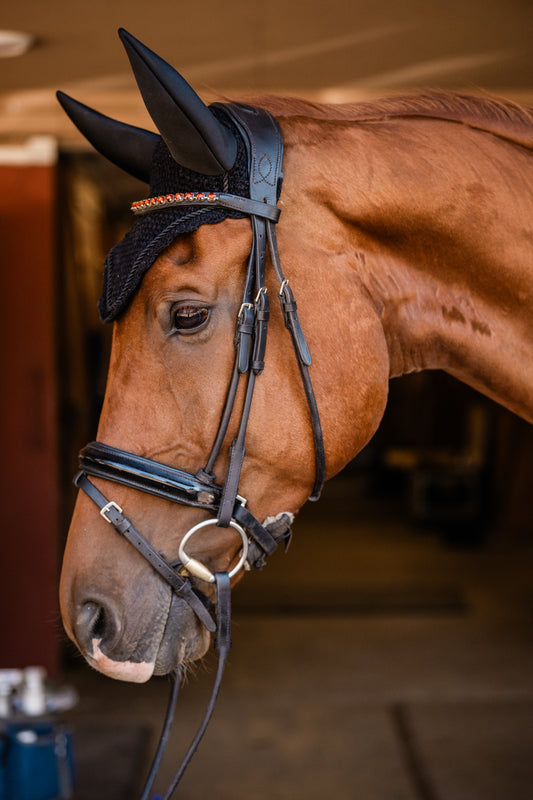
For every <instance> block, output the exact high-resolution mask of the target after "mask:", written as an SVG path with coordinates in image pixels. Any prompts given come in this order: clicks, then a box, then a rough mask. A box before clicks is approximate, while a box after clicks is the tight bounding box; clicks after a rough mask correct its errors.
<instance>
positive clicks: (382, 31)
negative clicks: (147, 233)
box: [0, 0, 533, 800]
mask: <svg viewBox="0 0 533 800" xmlns="http://www.w3.org/2000/svg"><path fill="white" fill-rule="evenodd" d="M4 5H5V7H4V8H3V9H2V11H1V12H0V29H1V30H0V187H1V191H0V243H1V248H0V282H1V289H0V303H1V312H0V320H1V336H0V365H1V376H2V392H1V393H0V403H1V404H2V408H1V415H0V426H1V438H0V441H1V465H2V466H1V470H2V471H1V482H0V485H1V491H2V506H1V508H2V517H1V518H2V534H1V535H0V536H1V539H0V541H1V553H2V555H1V557H0V565H1V567H0V569H1V572H0V601H1V602H0V609H1V613H2V637H1V639H0V669H2V668H8V667H9V668H24V667H27V666H29V665H35V664H38V665H42V666H44V667H45V668H46V670H47V673H48V675H49V678H50V679H51V680H53V681H56V682H58V683H59V684H61V683H63V682H67V683H68V684H69V685H72V686H74V687H75V688H76V690H77V691H78V693H79V696H80V701H79V703H78V705H77V706H76V707H75V708H74V709H72V710H71V711H69V712H68V713H67V715H66V719H67V722H68V724H69V725H70V726H71V727H72V729H73V731H74V736H75V740H76V741H77V743H78V746H77V764H78V780H77V785H76V793H75V797H76V798H78V800H92V798H99V800H105V798H114V800H117V798H122V797H123V798H132V797H135V792H136V788H135V787H136V786H137V783H138V781H139V779H140V776H141V773H142V770H143V768H144V766H145V765H146V763H147V759H148V757H149V752H150V748H151V746H152V744H153V742H154V741H155V740H154V737H155V734H156V732H157V728H158V725H159V724H160V721H161V720H162V716H163V709H164V703H165V697H166V693H167V690H168V686H167V682H166V681H165V680H164V679H158V680H153V681H151V682H150V684H148V685H147V686H141V687H139V686H128V685H121V684H118V683H114V682H112V681H109V680H108V679H106V678H104V677H101V676H98V675H96V674H95V673H91V672H90V671H89V670H88V668H87V667H85V666H84V664H82V663H81V661H80V659H79V657H77V656H76V655H75V654H74V652H73V649H72V647H71V646H70V645H69V644H68V643H67V641H66V637H65V636H64V634H63V633H62V629H61V623H60V619H59V613H58V608H57V599H56V596H57V582H58V574H59V567H60V561H61V553H62V549H63V545H64V540H65V537H66V531H67V529H68V520H69V516H70V513H71V510H72V505H73V501H74V491H73V489H72V486H71V479H72V475H73V474H74V472H75V469H76V454H77V451H78V449H79V448H80V447H81V446H82V445H83V444H85V443H86V442H87V441H89V440H91V439H93V438H94V435H95V430H96V423H97V419H98V414H99V409H100V405H101V402H102V396H103V389H104V383H105V375H106V369H107V357H108V352H109V336H110V332H111V331H110V329H109V326H103V325H102V324H101V323H100V321H99V318H98V313H97V310H96V302H97V299H98V297H99V294H100V285H101V277H102V265H103V259H104V256H105V254H106V252H107V251H108V250H109V248H110V247H111V246H112V245H113V244H114V243H116V241H118V240H119V239H120V238H121V236H122V235H123V234H124V232H125V231H126V230H127V228H128V227H129V225H130V219H129V212H128V207H129V202H130V201H131V200H132V199H138V198H139V197H142V196H144V190H145V187H144V186H143V185H142V184H140V183H138V182H136V181H135V180H134V179H133V178H128V177H127V176H124V175H123V174H121V173H120V171H119V170H118V169H116V168H115V167H113V166H111V165H109V164H107V163H106V162H105V161H104V160H103V159H101V158H100V157H99V156H98V155H97V154H95V153H93V152H91V150H90V149H89V148H88V146H86V144H85V142H84V140H82V138H81V137H80V136H79V135H78V134H77V132H76V130H75V129H74V127H73V126H72V124H71V123H70V122H69V121H68V119H67V118H66V116H65V115H64V114H63V112H62V111H61V110H60V109H59V107H58V105H57V102H56V100H55V91H56V89H58V88H61V89H62V90H64V91H66V92H67V93H70V94H72V95H73V96H74V97H76V98H78V99H79V100H81V101H83V102H85V103H87V104H89V105H91V106H93V107H96V108H97V109H98V110H100V111H102V112H103V113H106V114H109V115H111V116H113V117H115V118H118V119H121V120H123V121H126V122H129V123H132V124H135V125H141V126H144V127H152V126H151V121H150V119H149V117H148V116H147V114H146V112H145V110H144V106H143V104H142V102H141V100H140V96H139V94H138V90H137V88H136V85H135V83H134V79H133V77H132V75H131V72H130V70H129V64H128V61H127V58H126V55H125V53H124V51H123V49H122V46H121V45H120V42H119V40H118V37H117V34H116V31H117V28H118V27H120V26H122V27H125V28H127V29H128V30H129V31H130V32H131V33H133V34H134V35H135V36H137V37H138V38H140V39H141V40H143V41H144V42H145V43H146V44H147V45H148V46H149V47H151V48H152V49H154V50H155V51H156V52H158V53H159V54H160V55H161V56H162V57H164V58H165V59H166V60H168V61H170V62H171V63H172V64H173V65H174V66H176V68H178V69H179V70H180V71H181V72H182V74H183V75H184V77H185V78H187V79H188V80H189V81H190V82H191V84H192V85H193V86H194V88H195V89H196V90H197V92H198V93H199V94H200V95H201V96H202V97H203V99H204V100H206V101H208V102H209V101H211V100H213V99H215V98H217V97H219V96H221V95H222V96H226V97H227V96H231V97H243V96H245V97H249V96H252V95H253V94H254V93H264V92H275V93H283V94H291V95H298V96H303V97H307V98H310V99H315V100H319V101H324V102H353V101H357V100H366V99H369V98H373V97H381V96H384V95H388V94H391V93H403V92H405V91H409V90H415V89H425V88H441V89H454V90H460V91H468V92H471V93H480V92H483V93H489V94H491V95H499V96H503V97H506V98H508V99H511V100H515V101H517V102H521V103H524V104H529V105H533V51H532V48H531V40H532V34H533V7H532V6H531V3H530V2H529V0H507V2H503V0H483V2H481V0H470V2H464V0H462V2H458V0H449V2H447V3H444V2H442V0H426V2H422V0H409V1H408V2H400V3H391V2H386V1H385V0H372V2H369V0H360V1H359V2H357V1H354V2H348V1H347V0H329V2H328V3H324V2H318V0H305V2H303V0H302V1H301V2H300V1H298V0H283V1H282V0H270V2H269V3H268V4H263V3H259V2H257V0H246V2H245V0H226V2H224V3H220V2H216V0H204V2H202V3H194V4H193V3H184V2H176V0H152V2H150V3H148V2H145V3H141V2H139V0H129V2H127V3H126V2H123V0H117V1H116V2H113V3H110V2H104V1H103V0H92V2H91V3H82V2H77V0H69V2H67V1H66V0H49V2H47V3H42V2H37V0H19V2H18V3H11V4H4ZM13 32H18V33H19V34H23V35H22V36H15V37H14V36H13V35H12V34H13ZM532 473H533V435H532V429H531V426H528V425H527V424H526V423H524V422H523V421H521V420H519V419H518V418H516V417H514V416H513V415H512V414H510V413H509V412H507V411H505V410H504V409H502V408H499V407H497V406H496V405H494V404H493V403H491V402H490V401H488V400H486V399H485V398H483V397H481V396H480V395H477V394H476V393H475V392H474V391H472V390H470V389H468V388H467V387H465V386H463V385H461V384H459V383H458V382H456V381H454V380H453V379H451V378H448V377H447V376H446V375H444V374H441V373H430V372H427V373H422V374H419V375H412V376H409V377H406V378H402V379H398V380H395V381H393V382H392V384H391V392H390V401H389V406H388V409H387V412H386V415H385V418H384V420H383V423H382V426H381V428H380V430H379V432H378V434H377V435H376V437H375V439H374V440H373V441H372V442H371V443H370V445H369V446H368V447H367V448H366V449H365V450H364V451H363V452H362V453H361V454H360V456H359V457H358V458H357V459H356V460H355V461H354V462H353V463H352V464H350V465H349V467H348V468H347V469H346V470H345V471H344V472H343V473H342V475H341V476H339V477H338V478H337V479H335V480H334V481H332V482H331V483H330V484H329V485H328V487H327V489H326V491H325V493H324V497H323V499H322V500H321V502H320V503H319V504H318V505H314V506H309V507H306V508H305V509H304V510H303V512H302V513H301V515H300V517H299V519H298V521H297V523H296V525H295V542H294V544H293V546H292V548H291V550H290V551H289V554H288V555H287V556H285V557H276V558H275V559H274V560H273V562H272V563H271V564H270V565H269V567H268V569H267V570H265V572H264V573H261V574H259V575H249V576H248V577H247V578H246V580H245V581H244V582H243V584H242V586H241V587H239V589H238V590H237V591H236V592H235V620H236V622H235V632H234V637H233V638H234V650H233V653H232V656H231V659H230V661H231V663H230V666H229V670H228V675H227V679H226V684H225V687H224V688H223V691H222V698H221V702H220V707H219V709H218V711H217V714H216V717H215V721H214V723H213V726H212V728H211V730H210V732H209V734H208V737H207V739H206V741H205V743H204V746H203V748H202V750H201V752H200V754H199V756H198V757H197V759H196V761H195V762H194V764H193V767H192V768H191V770H190V772H189V773H188V776H187V779H186V781H185V783H184V788H183V792H182V795H181V796H182V797H184V798H185V797H187V798H191V799H192V798H197V797H198V798H199V797H205V795H206V794H207V792H208V791H209V792H211V794H212V796H213V797H215V798H228V800H229V798H232V800H235V798H237V800H240V798H247V800H251V799H253V798H257V800H262V799H263V798H269V799H270V798H292V799H294V800H299V798H304V797H305V798H306V799H307V800H309V798H315V797H316V798H318V797H323V795H324V792H329V793H330V794H331V795H333V796H335V797H338V798H358V800H359V799H360V800H397V799H400V800H404V798H405V800H463V798H464V800H478V798H479V800H490V798H494V799H495V800H496V799H497V800H500V798H501V800H504V799H505V800H508V798H513V800H522V798H524V800H526V798H530V797H531V785H533V722H532V718H533V717H532V714H533V679H532V675H533V642H532V637H531V629H532V626H531V622H532V618H533V584H532V577H533V567H532V566H531V565H532V561H531V555H532V554H533V538H532V534H533V524H532V520H531V510H530V501H531V491H532V488H533V487H532V480H531V476H532ZM326 537H327V548H325V547H324V542H325V541H326ZM326 549H327V559H326V557H325V550H326ZM213 665H214V661H213V659H212V658H211V657H208V659H207V661H206V664H205V665H204V666H202V667H199V668H198V674H197V675H194V676H191V677H190V679H189V681H188V685H187V687H186V689H185V691H184V695H183V700H182V706H181V712H180V714H179V715H178V721H177V725H176V727H177V731H176V738H175V741H174V742H173V745H172V752H174V753H176V754H177V753H178V752H182V750H183V748H184V747H185V746H186V743H187V741H188V737H189V735H192V731H193V728H194V725H195V721H198V719H199V716H200V709H201V708H203V705H204V703H205V700H206V694H207V692H208V690H209V685H210V682H211V681H212V678H213ZM176 758H177V755H176ZM171 767H172V764H171V763H169V764H167V765H166V767H165V769H166V771H167V773H169V774H170V772H171ZM0 796H1V794H0ZM10 800H14V798H11V799H10Z"/></svg>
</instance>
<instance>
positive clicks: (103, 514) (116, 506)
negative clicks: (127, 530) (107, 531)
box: [100, 500, 122, 525]
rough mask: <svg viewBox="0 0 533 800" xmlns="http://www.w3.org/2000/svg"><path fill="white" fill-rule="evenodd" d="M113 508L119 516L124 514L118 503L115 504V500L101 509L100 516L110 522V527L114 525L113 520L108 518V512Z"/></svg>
mask: <svg viewBox="0 0 533 800" xmlns="http://www.w3.org/2000/svg"><path fill="white" fill-rule="evenodd" d="M111 508H114V509H115V511H118V513H119V514H122V509H121V507H120V506H119V504H118V503H115V501H114V500H110V501H109V503H106V504H105V506H104V507H103V508H101V509H100V516H101V517H103V518H104V519H105V521H106V522H109V524H110V525H112V524H113V520H112V519H110V518H109V517H108V511H109V509H111Z"/></svg>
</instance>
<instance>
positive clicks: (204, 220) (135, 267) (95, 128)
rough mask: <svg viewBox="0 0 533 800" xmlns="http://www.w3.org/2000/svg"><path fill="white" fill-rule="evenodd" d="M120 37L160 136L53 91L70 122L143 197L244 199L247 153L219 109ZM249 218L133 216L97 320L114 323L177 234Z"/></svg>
mask: <svg viewBox="0 0 533 800" xmlns="http://www.w3.org/2000/svg"><path fill="white" fill-rule="evenodd" d="M119 35H120V38H121V39H122V42H123V44H124V46H125V48H126V52H127V54H128V57H129V59H130V62H131V65H132V68H133V72H134V75H135V78H136V80H137V83H138V85H139V88H140V90H141V94H142V95H143V99H144V102H145V105H146V107H147V109H148V111H149V113H150V115H151V116H152V119H153V120H154V122H155V124H156V126H157V128H158V130H159V133H160V134H161V135H158V134H154V133H152V132H150V131H147V130H144V129H141V128H136V127H134V126H129V125H125V124H124V123H121V122H118V121H116V120H112V119H111V118H109V117H106V116H104V115H103V114H100V113H98V112H97V111H94V110H93V109H91V108H89V107H88V106H85V105H83V104H82V103H79V102H78V101H76V100H74V99H73V98H70V97H68V96H67V95H65V94H63V93H62V92H58V99H59V101H60V103H61V105H62V106H63V108H64V110H65V111H66V113H67V114H68V115H69V117H70V118H71V119H72V121H73V122H74V124H75V125H76V126H77V127H78V128H79V130H80V131H81V132H82V133H83V135H84V136H85V137H86V138H87V139H88V140H89V141H90V142H91V143H92V144H93V146H94V147H95V148H96V149H97V150H98V151H99V152H101V153H102V154H103V155H104V156H105V157H106V158H108V159H109V160H110V161H112V162H113V163H115V164H116V165H118V166H119V167H121V168H122V169H124V170H126V171H127V172H129V173H130V174H132V175H134V176H135V177H137V178H140V179H141V180H144V181H146V182H147V183H148V182H149V185H150V188H149V189H148V188H147V193H146V195H145V197H159V196H161V195H162V196H166V195H169V194H175V193H177V192H182V193H186V192H194V193H198V192H227V193H230V194H233V195H238V196H240V197H245V198H249V197H250V181H249V169H248V153H247V151H246V146H245V144H244V141H243V139H242V136H241V134H240V132H239V131H238V129H237V126H236V125H235V124H234V122H233V120H232V119H231V118H230V116H229V115H228V114H226V113H225V112H224V110H223V109H224V105H223V104H217V105H216V106H212V107H209V108H208V107H207V106H206V105H205V104H204V103H203V101H202V100H201V99H200V98H199V97H198V95H196V94H195V92H194V91H193V90H192V89H191V87H190V86H189V85H188V84H187V83H186V81H184V79H183V78H182V77H181V75H179V73H178V72H176V71H175V70H174V69H173V68H172V67H171V66H170V65H169V64H167V63H166V62H164V61H163V60H162V59H161V58H159V56H157V55H156V54H155V53H153V52H152V51H151V50H149V49H148V48H147V47H145V45H143V44H142V43H141V42H139V41H138V40H137V39H135V38H134V37H133V36H131V34H129V33H127V32H126V31H124V30H120V31H119ZM138 199H139V200H141V199H143V198H138ZM246 216H248V215H247V214H245V213H243V212H241V211H239V210H233V209H228V208H220V207H217V208H214V207H205V206H203V207H194V206H193V207H191V206H190V205H183V206H169V207H167V208H160V209H158V210H157V212H156V213H150V214H146V215H142V216H139V217H138V218H136V219H135V221H134V223H133V226H132V228H131V230H130V231H129V232H128V233H127V234H126V236H125V237H124V239H123V240H122V241H121V242H120V243H119V244H117V245H116V246H115V247H114V248H113V249H112V250H111V252H110V253H109V255H108V256H107V258H106V261H105V269H104V282H103V292H102V296H101V298H100V301H99V303H98V308H99V311H100V315H101V317H102V320H103V321H104V322H111V321H113V320H114V319H116V318H117V317H118V316H119V314H121V313H122V312H123V311H124V310H125V309H126V307H127V306H128V304H129V303H130V301H131V299H132V297H133V295H134V293H135V291H136V290H137V289H138V287H139V285H140V283H141V281H142V278H143V276H144V274H145V273H146V271H147V270H148V269H149V268H150V267H151V266H152V264H153V263H154V261H155V260H156V259H157V257H158V256H159V255H160V254H161V253H162V252H163V251H164V250H165V249H166V248H167V247H168V246H169V245H170V244H171V243H172V241H173V240H174V239H175V238H176V237H177V236H179V235H181V234H187V233H192V232H194V231H195V230H197V229H198V228H199V227H200V225H205V224H209V225H213V224H216V223H217V222H221V221H222V220H223V219H226V218H228V217H231V218H243V217H246Z"/></svg>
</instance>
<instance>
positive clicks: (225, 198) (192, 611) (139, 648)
mask: <svg viewBox="0 0 533 800" xmlns="http://www.w3.org/2000/svg"><path fill="white" fill-rule="evenodd" d="M121 38H122V40H123V42H124V45H125V47H126V50H127V52H128V56H129V58H130V61H131V64H132V67H133V70H134V73H135V76H136V78H137V81H138V84H139V87H140V89H141V93H142V95H143V97H144V100H145V103H146V105H147V108H148V110H149V112H150V114H151V116H152V118H153V120H154V122H155V125H156V127H157V129H158V131H159V133H160V135H157V134H153V133H150V132H148V131H144V130H141V129H138V128H132V127H129V126H126V125H123V124H122V123H118V122H115V121H114V120H110V119H109V118H107V117H103V116H102V115H100V114H98V113H97V112H95V111H92V110H91V109H88V108H87V107H86V106H83V105H81V104H80V103H77V102H76V101H74V100H72V99H71V98H67V97H66V96H65V95H61V96H60V100H61V102H62V104H63V106H64V108H65V110H66V111H67V113H68V114H69V115H70V116H71V117H72V119H73V121H74V122H75V123H76V125H78V127H79V128H80V130H81V131H82V132H83V133H84V134H85V135H86V136H87V138H88V139H89V140H90V141H91V142H92V143H93V145H94V146H95V147H96V148H97V149H98V150H100V151H101V152H102V153H103V154H104V155H105V156H106V157H108V158H109V159H110V160H112V161H113V162H114V163H116V164H118V165H119V166H121V167H122V168H124V169H126V170H127V171H129V172H130V173H132V174H134V175H136V176H137V177H140V178H141V179H144V180H146V181H147V182H149V183H150V192H149V197H148V198H147V199H144V200H140V201H139V202H137V203H134V205H133V208H132V210H133V212H134V213H135V215H136V217H137V221H136V222H135V224H134V226H133V228H132V230H131V231H130V233H129V234H128V235H127V236H126V238H125V239H124V240H123V241H122V242H121V243H120V244H119V245H118V246H117V247H115V248H114V250H112V251H111V253H110V255H109V257H108V259H107V262H106V271H105V277H104V293H103V296H102V299H101V301H100V312H101V315H102V318H103V319H104V321H107V322H111V321H112V322H113V324H114V334H113V346H112V353H111V363H110V368H109V376H108V384H107V390H106V396H105V401H104V406H103V409H102V415H101V419H100V425H99V429H98V442H97V443H93V444H92V445H89V446H88V447H87V448H85V450H84V451H82V454H81V461H80V464H81V472H80V475H79V476H78V479H77V480H78V485H79V486H80V488H82V489H83V490H84V491H82V492H80V494H79V497H78V500H77V503H76V507H75V511H74V515H73V519H72V524H71V529H70V532H69V537H68V541H67V547H66V551H65V557H64V564H63V570H62V579H61V608H62V615H63V620H64V624H65V627H66V630H67V632H68V634H69V636H70V637H71V638H72V639H73V641H74V642H75V643H76V644H77V645H78V647H79V648H80V650H81V651H82V653H83V654H84V655H85V657H86V658H87V659H88V661H89V662H90V663H91V664H92V665H93V666H95V667H96V668H97V669H99V670H101V671H102V672H104V673H106V674H108V675H110V676H112V677H115V678H119V679H124V680H132V681H143V680H147V679H148V678H149V677H150V676H151V675H152V674H163V673H167V672H170V671H173V670H175V669H176V667H177V665H178V664H180V663H181V662H183V661H188V660H193V659H196V658H199V657H200V656H201V655H203V653H204V652H205V650H206V648H207V644H208V638H209V633H208V629H210V628H211V627H212V625H211V624H210V623H211V618H210V617H209V614H207V612H206V605H208V601H207V599H206V598H208V597H209V596H210V595H211V589H212V579H213V576H214V575H216V574H218V573H220V572H226V571H228V572H230V574H231V575H232V579H233V581H237V580H238V579H239V578H240V577H241V575H242V571H243V567H244V565H245V562H246V564H252V565H253V564H255V565H260V564H261V563H262V561H263V558H264V555H265V554H268V553H269V552H270V550H271V549H272V548H273V547H275V545H276V543H277V542H278V541H280V540H283V539H285V538H286V537H287V536H288V535H289V523H290V521H291V520H292V516H293V515H294V514H295V513H296V512H297V511H298V509H299V508H300V507H301V506H302V504H303V503H304V502H305V501H306V499H307V498H308V497H309V496H310V495H311V494H315V495H316V494H318V493H319V489H320V485H321V483H322V480H323V478H324V477H329V476H331V475H333V474H335V473H336V472H338V471H339V470H340V469H341V468H342V467H343V466H344V465H345V464H346V463H347V462H348V461H349V460H350V459H351V458H353V457H354V456H355V455H356V454H357V452H359V450H360V449H361V448H362V447H363V446H364V445H365V444H366V443H367V442H368V440H369V439H370V438H371V436H372V435H373V433H374V432H375V430H376V428H377V426H378V425H379V422H380V420H381V417H382V414H383V411H384V407H385V403H386V398H387V387H388V380H389V378H390V377H394V376H396V375H401V374H405V373H407V372H410V371H414V370H420V369H428V368H429V369H431V368H432V369H436V368H440V369H445V370H447V371H448V372H450V373H451V374H453V375H455V376H456V377H458V378H460V379H462V380H464V381H465V382H467V383H469V384H470V385H472V386H474V387H476V388H478V389H479V390H481V391H483V392H485V393H486V394H487V395H489V396H490V397H492V398H494V399H496V400H497V401H499V402H501V403H503V404H505V405H506V406H508V407H509V408H511V409H513V410H514V411H515V412H517V413H519V414H522V415H523V416H525V417H527V418H529V419H531V418H532V417H533V397H532V395H533V389H532V387H533V374H532V371H531V358H530V352H529V351H530V344H531V342H530V317H529V313H530V311H529V310H530V307H531V300H532V296H533V281H532V272H531V268H530V262H531V258H530V251H529V249H528V248H530V246H531V241H533V227H532V224H533V222H532V221H533V214H532V213H531V212H532V211H533V192H532V188H531V187H532V185H533V181H532V180H531V177H532V173H533V165H532V157H531V149H532V148H533V124H532V117H531V114H530V113H529V112H528V111H527V110H522V109H518V108H514V107H513V108H511V107H505V108H504V106H503V105H502V104H497V103H493V104H491V103H490V102H489V101H485V100H484V101H476V100H474V99H467V98H461V99H457V98H451V97H446V96H441V95H436V96H431V97H429V98H425V99H424V98H415V99H411V100H405V99H404V100H402V99H398V100H394V101H391V103H390V104H389V105H382V106H380V105H379V104H376V105H370V104H368V105H366V104H362V105H360V106H350V107H327V106H316V105H312V104H308V103H303V102H299V101H282V100H279V101H278V100H276V99H273V98H269V99H265V100H263V101H262V102H261V106H262V107H263V108H257V107H250V106H240V105H234V104H215V106H212V107H209V108H208V107H206V106H205V105H204V104H203V103H202V101H201V100H200V99H199V98H198V96H197V95H196V94H195V93H194V92H193V91H192V89H191V88H190V87H189V86H188V85H187V84H186V83H185V81H184V80H183V79H182V78H181V76H180V75H179V74H178V73H177V72H175V71H174V70H173V69H172V68H171V67H170V66H169V65H168V64H166V63H165V62H163V61H162V60H161V59H160V58H158V57H157V56H156V55H155V54H154V53H152V52H151V51H149V50H148V49H147V48H145V47H144V46H143V45H141V44H140V42H138V41H137V40H135V39H134V38H133V37H131V36H130V35H129V34H127V33H125V32H121ZM276 120H277V121H276ZM456 123H460V124H456ZM283 145H284V148H285V150H284V157H283V171H284V173H285V174H284V176H283V188H282V173H281V164H282V152H283ZM280 191H281V195H280ZM280 211H281V217H280V222H279V224H276V223H277V219H278V216H279V214H280ZM276 231H277V233H276ZM278 241H279V254H280V255H281V260H280V259H279V256H278ZM283 270H284V271H285V272H286V273H287V278H288V279H289V281H290V283H289V282H288V281H287V280H286V279H285V274H284V272H283ZM277 294H279V296H280V300H281V303H280V304H278V303H274V302H272V306H271V307H269V301H268V298H269V297H273V298H274V297H275V296H276V295H277ZM295 297H296V298H297V300H298V309H297V310H296V303H295V300H294V298H295ZM300 320H301V323H300ZM528 320H529V321H528ZM267 327H268V346H266V350H265V345H266V330H267ZM287 328H288V331H287ZM304 331H305V336H304V333H303V332H304ZM310 353H311V354H312V356H313V361H312V364H311V359H310V355H309V354H310ZM311 379H312V383H311ZM318 412H319V413H320V421H319V417H318ZM320 423H321V424H320ZM322 434H323V442H324V445H325V448H324V449H325V456H324V454H323V452H322V447H323V445H322ZM244 498H245V501H246V503H245V501H244ZM99 511H100V513H99ZM215 522H216V523H217V524H216V525H215V524H214V523H215ZM109 523H111V526H110V524H109ZM208 523H212V524H208ZM112 526H114V527H115V528H116V529H117V530H118V532H119V533H121V534H122V535H117V534H116V533H115V532H114V531H113V527H112ZM249 542H251V544H250V545H249ZM132 545H133V546H132ZM248 550H249V552H248ZM148 562H149V563H148Z"/></svg>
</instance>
